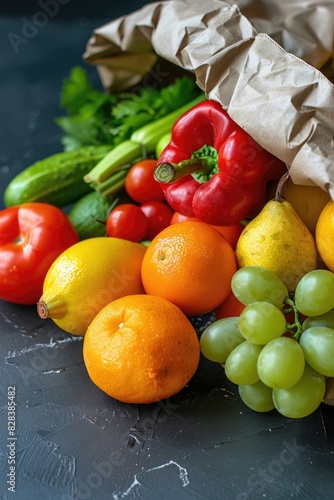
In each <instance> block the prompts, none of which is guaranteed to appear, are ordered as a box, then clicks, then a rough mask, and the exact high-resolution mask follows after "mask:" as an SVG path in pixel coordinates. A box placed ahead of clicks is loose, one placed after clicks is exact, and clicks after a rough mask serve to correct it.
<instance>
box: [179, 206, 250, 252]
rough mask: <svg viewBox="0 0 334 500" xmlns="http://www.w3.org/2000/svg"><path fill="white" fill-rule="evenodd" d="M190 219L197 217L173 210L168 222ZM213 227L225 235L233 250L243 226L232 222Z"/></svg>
mask: <svg viewBox="0 0 334 500" xmlns="http://www.w3.org/2000/svg"><path fill="white" fill-rule="evenodd" d="M190 220H195V221H196V220H197V221H198V220H199V219H197V218H196V217H187V216H186V215H182V214H180V213H179V212H174V214H173V215H172V218H171V220H170V223H169V224H176V223H177V222H186V221H190ZM213 227H214V228H215V229H217V231H219V232H220V233H221V234H222V235H223V236H225V238H226V239H227V241H228V242H229V244H230V245H231V247H232V248H233V249H234V250H235V247H236V246H237V242H238V239H239V236H240V235H241V233H242V231H243V229H244V226H243V225H242V224H241V223H240V222H237V223H236V224H232V226H213Z"/></svg>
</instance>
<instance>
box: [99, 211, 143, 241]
mask: <svg viewBox="0 0 334 500" xmlns="http://www.w3.org/2000/svg"><path fill="white" fill-rule="evenodd" d="M147 230H148V220H147V218H146V216H145V214H144V212H142V211H141V209H140V208H139V207H138V206H137V205H135V204H134V203H123V204H121V205H118V206H117V207H116V208H114V209H113V210H112V211H111V212H110V214H109V215H108V218H107V222H106V231H107V235H108V236H113V237H114V238H123V239H124V240H129V241H135V242H138V241H140V240H142V239H143V238H144V236H145V234H146V232H147Z"/></svg>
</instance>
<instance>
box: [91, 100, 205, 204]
mask: <svg viewBox="0 0 334 500" xmlns="http://www.w3.org/2000/svg"><path fill="white" fill-rule="evenodd" d="M205 99H206V97H205V95H204V94H200V95H199V96H198V97H196V99H193V100H192V101H190V102H188V103H187V104H185V105H183V106H181V107H180V108H179V109H177V110H175V111H173V112H172V113H169V114H168V115H166V116H164V117H162V118H159V119H158V120H155V121H154V122H151V123H148V124H146V125H144V126H142V127H140V128H139V129H138V130H136V131H135V132H133V134H132V135H131V137H130V139H129V140H127V141H124V142H122V143H121V144H119V145H118V146H115V147H114V148H113V149H112V150H111V151H110V152H109V153H108V154H107V155H106V156H105V157H104V158H103V159H102V160H101V161H100V162H99V163H97V164H96V165H95V167H94V168H93V169H92V170H91V171H90V172H89V173H88V174H86V175H85V177H84V181H85V182H87V183H88V184H90V185H91V186H92V187H93V189H96V190H97V191H99V192H100V193H102V194H104V192H106V193H108V194H109V190H110V189H113V188H112V183H113V181H112V177H111V176H112V174H113V173H114V172H116V171H118V170H120V169H125V168H129V167H130V166H131V165H132V164H133V163H135V162H136V161H139V160H140V159H142V158H145V157H147V155H149V154H152V153H154V152H155V148H156V145H157V143H158V141H159V139H160V138H161V137H162V136H163V135H165V134H166V133H168V132H170V131H171V130H172V127H173V125H174V123H175V121H176V120H177V119H178V118H180V116H181V115H183V114H184V113H185V112H186V111H188V110H189V109H191V108H192V107H193V106H195V105H196V104H199V103H200V102H202V101H204V100H205ZM109 179H110V180H109ZM119 184H120V183H119V182H118V184H117V185H118V186H119ZM104 186H105V187H104ZM121 187H122V186H121ZM121 187H120V188H119V187H117V190H119V189H121Z"/></svg>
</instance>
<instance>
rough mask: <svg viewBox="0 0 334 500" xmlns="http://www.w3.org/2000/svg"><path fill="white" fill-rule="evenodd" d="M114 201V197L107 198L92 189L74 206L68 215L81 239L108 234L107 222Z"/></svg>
mask: <svg viewBox="0 0 334 500" xmlns="http://www.w3.org/2000/svg"><path fill="white" fill-rule="evenodd" d="M112 202H113V199H109V200H107V199H106V198H104V196H102V195H101V194H100V193H98V192H97V191H92V192H90V193H88V194H86V195H85V196H83V197H82V198H80V200H78V201H77V202H76V203H75V204H74V205H73V206H72V208H71V209H70V211H69V212H68V217H69V219H70V221H71V222H72V224H73V226H74V227H75V229H76V230H77V233H78V235H79V238H80V239H81V240H85V239H87V238H94V237H95V236H105V235H106V226H105V223H106V220H107V216H108V211H109V208H110V205H111V204H112Z"/></svg>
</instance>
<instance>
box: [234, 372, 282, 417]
mask: <svg viewBox="0 0 334 500" xmlns="http://www.w3.org/2000/svg"><path fill="white" fill-rule="evenodd" d="M238 392H239V396H240V398H241V399H242V401H243V402H244V403H245V405H246V406H248V408H250V409H251V410H254V411H258V412H267V411H270V410H273V409H274V408H275V405H274V402H273V397H272V392H273V390H272V389H271V388H270V387H268V386H267V385H265V384H264V383H263V382H261V380H259V381H258V382H256V383H255V384H252V385H239V387H238Z"/></svg>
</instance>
